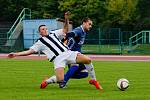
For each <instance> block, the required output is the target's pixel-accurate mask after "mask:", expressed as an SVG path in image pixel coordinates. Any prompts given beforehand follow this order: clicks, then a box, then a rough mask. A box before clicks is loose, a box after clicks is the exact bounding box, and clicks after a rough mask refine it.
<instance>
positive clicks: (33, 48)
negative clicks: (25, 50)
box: [30, 40, 42, 52]
mask: <svg viewBox="0 0 150 100" xmlns="http://www.w3.org/2000/svg"><path fill="white" fill-rule="evenodd" d="M30 49H32V50H34V51H35V52H38V51H40V50H42V45H41V43H40V41H39V40H38V41H37V42H36V43H35V44H34V45H33V46H31V47H30Z"/></svg>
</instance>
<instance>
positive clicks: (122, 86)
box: [117, 78, 129, 91]
mask: <svg viewBox="0 0 150 100" xmlns="http://www.w3.org/2000/svg"><path fill="white" fill-rule="evenodd" d="M117 87H118V88H119V89H120V90H121V91H124V90H126V89H127V88H128V87H129V81H128V80H127V79H125V78H121V79H119V80H118V81H117Z"/></svg>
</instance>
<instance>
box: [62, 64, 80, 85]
mask: <svg viewBox="0 0 150 100" xmlns="http://www.w3.org/2000/svg"><path fill="white" fill-rule="evenodd" d="M78 68H79V67H78V66H71V67H70V68H69V69H68V71H67V72H66V74H65V75H64V80H65V81H66V82H68V80H69V79H70V78H71V77H72V76H73V74H74V73H75V71H77V70H78Z"/></svg>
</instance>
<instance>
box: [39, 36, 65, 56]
mask: <svg viewBox="0 0 150 100" xmlns="http://www.w3.org/2000/svg"><path fill="white" fill-rule="evenodd" d="M54 35H55V34H50V35H49V36H46V37H42V38H43V40H44V41H45V42H46V43H48V44H49V45H50V46H51V47H52V48H53V49H54V50H55V51H56V52H58V54H61V53H62V52H64V51H67V50H68V49H67V48H66V47H65V46H64V45H63V44H62V43H61V42H60V41H59V40H58V39H57V38H56V36H54ZM46 46H47V45H46ZM51 50H52V49H51ZM52 51H53V50H52ZM53 52H54V51H53ZM55 55H56V54H55ZM56 56H57V55H56Z"/></svg>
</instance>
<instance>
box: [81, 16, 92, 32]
mask: <svg viewBox="0 0 150 100" xmlns="http://www.w3.org/2000/svg"><path fill="white" fill-rule="evenodd" d="M92 24H93V23H92V20H91V19H90V18H88V17H85V18H83V20H82V26H83V29H84V31H85V32H87V31H89V30H90V28H91V27H92Z"/></svg>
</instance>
